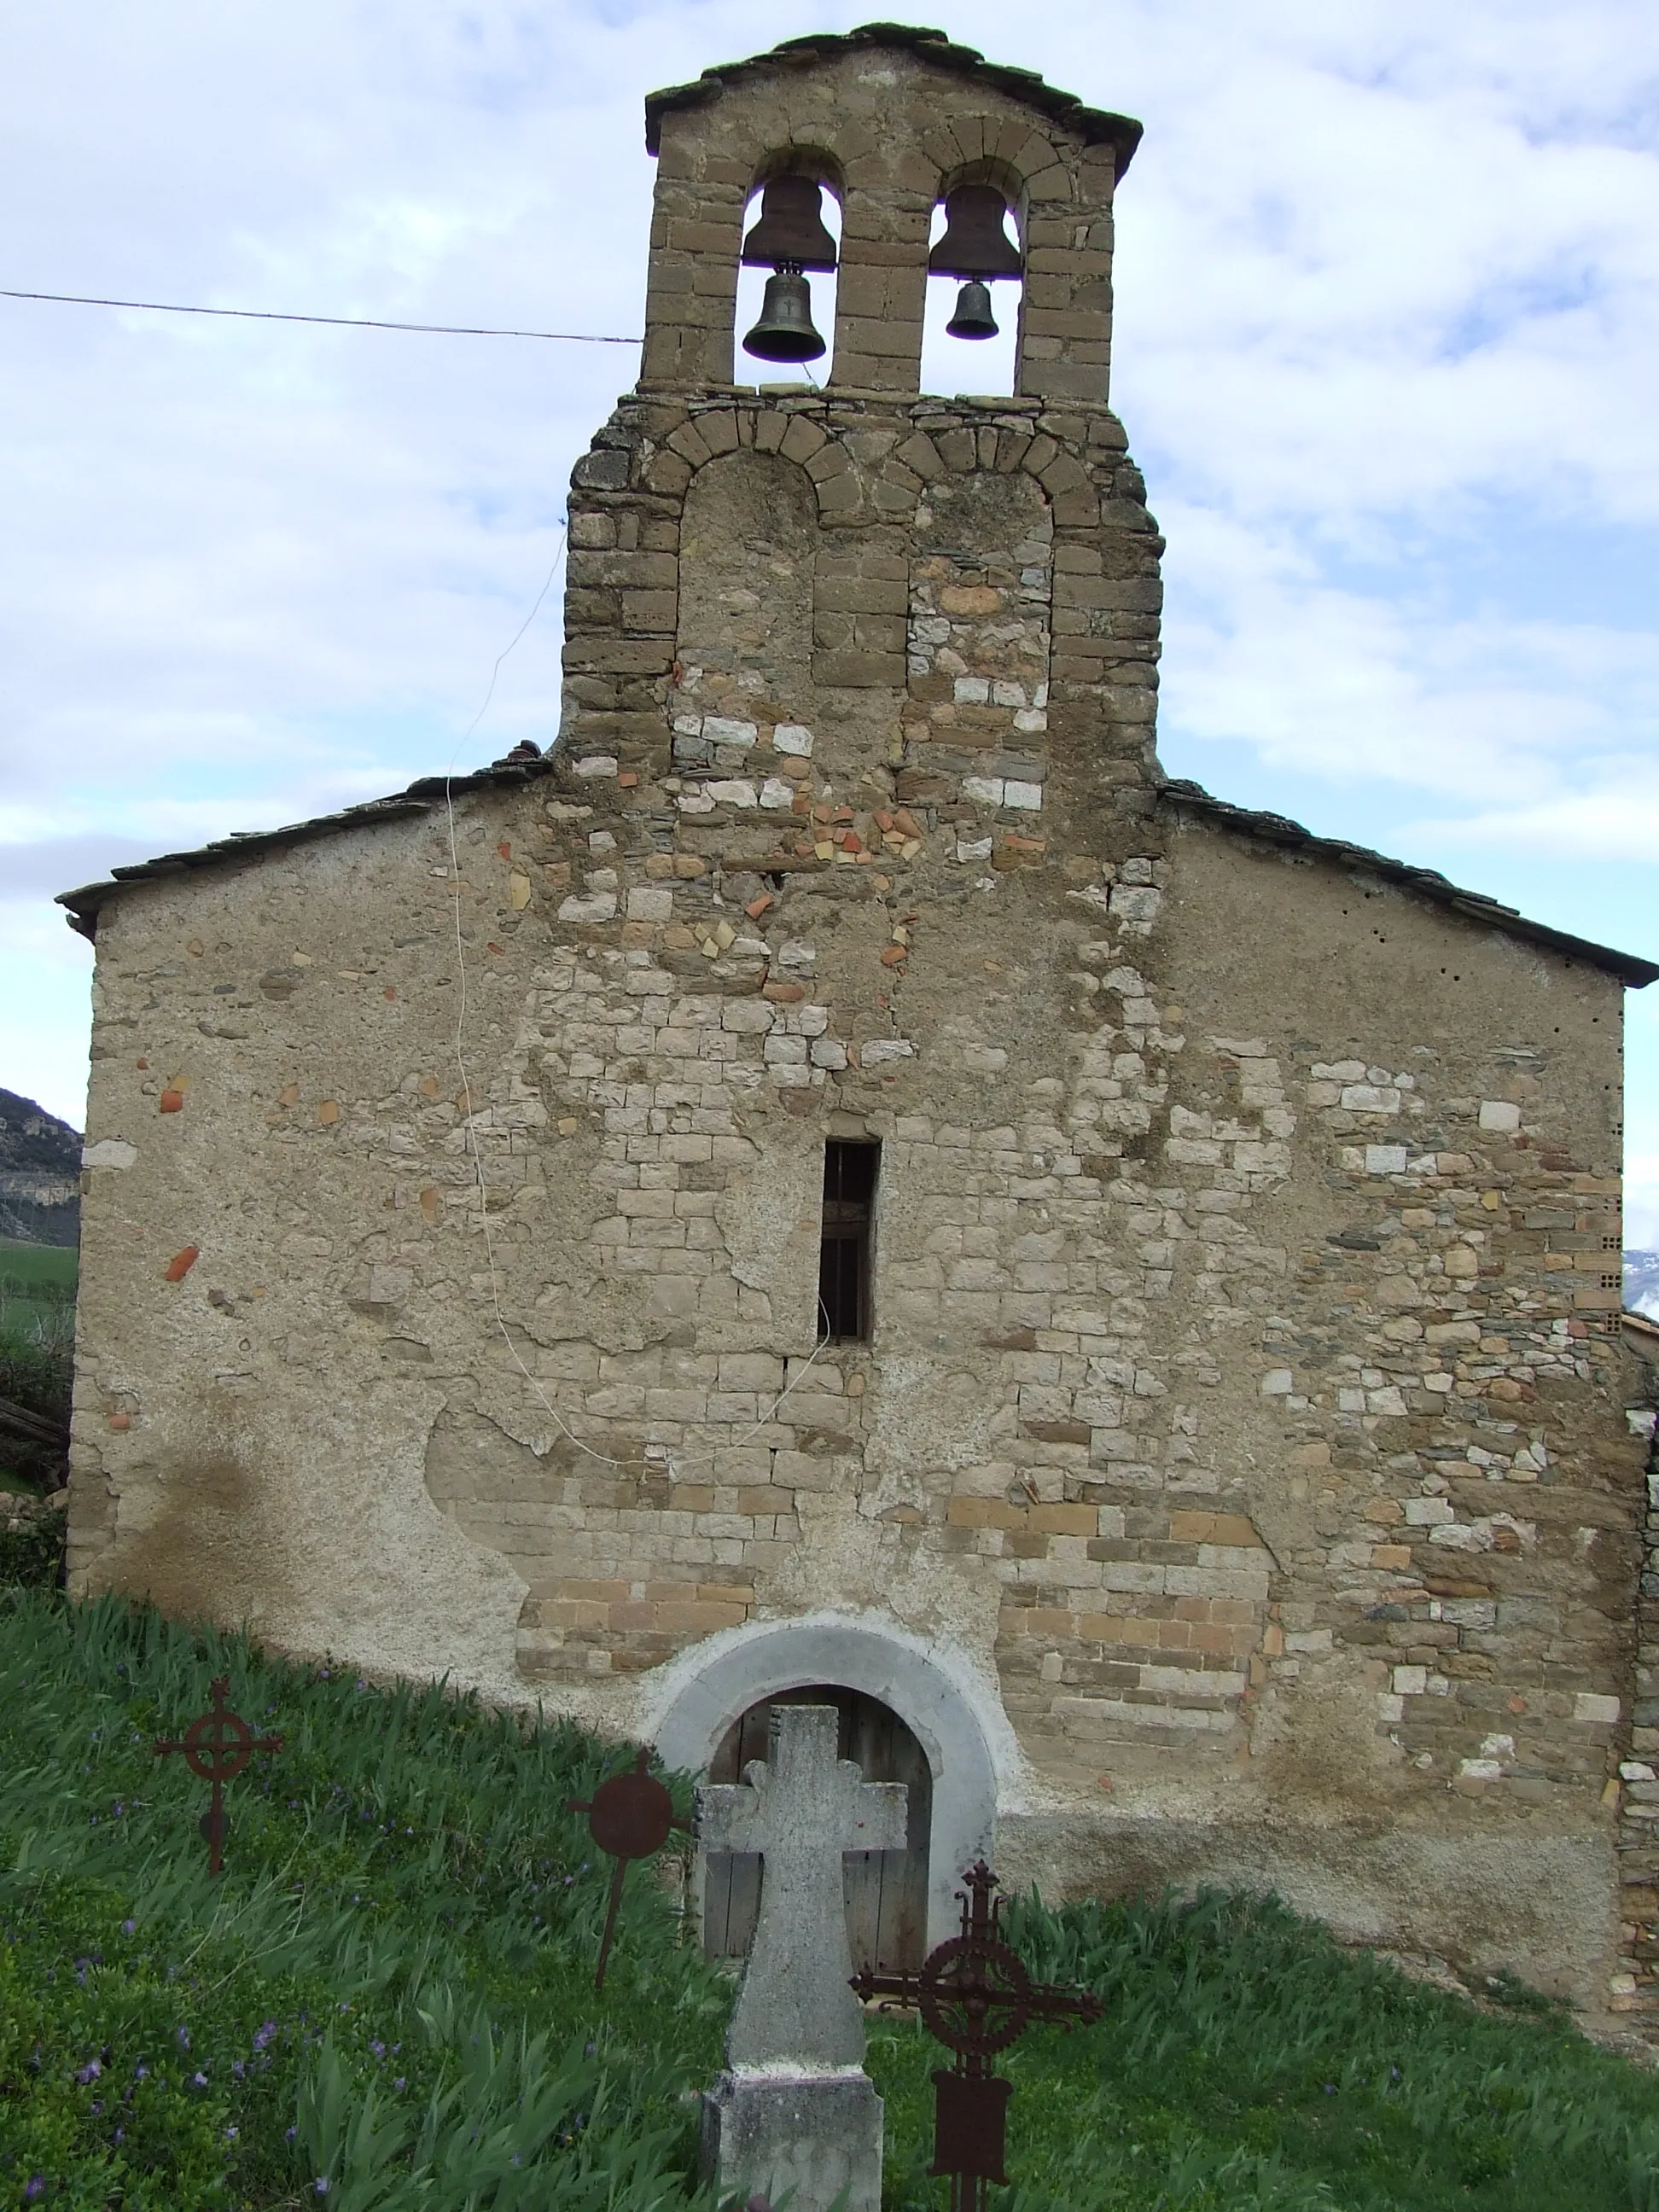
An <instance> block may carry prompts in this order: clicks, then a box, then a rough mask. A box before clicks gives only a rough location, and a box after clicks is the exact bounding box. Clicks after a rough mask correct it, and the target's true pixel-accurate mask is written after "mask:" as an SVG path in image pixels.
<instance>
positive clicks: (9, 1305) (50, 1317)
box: [0, 1239, 79, 1566]
mask: <svg viewBox="0 0 1659 2212" xmlns="http://www.w3.org/2000/svg"><path fill="white" fill-rule="evenodd" d="M78 1258H79V1255H78V1254H77V1253H76V1252H75V1251H74V1250H72V1249H66V1248H64V1247H62V1246H58V1245H53V1244H20V1243H15V1242H14V1241H12V1240H9V1239H0V1398H5V1399H9V1401H11V1403H12V1404H13V1405H16V1406H21V1407H23V1408H24V1409H25V1410H26V1411H27V1412H28V1413H38V1414H39V1415H40V1416H41V1418H42V1419H46V1420H48V1421H52V1422H55V1423H57V1424H58V1425H59V1426H60V1427H61V1428H62V1429H63V1430H64V1434H65V1437H67V1433H68V1428H69V1407H70V1389H71V1388H72V1386H73V1383H74V1371H75V1292H76V1266H77V1261H78ZM62 1463H63V1462H62V1454H61V1452H58V1451H56V1450H54V1449H52V1448H51V1447H50V1446H46V1445H42V1444H40V1443H36V1442H33V1441H31V1440H26V1439H25V1438H23V1437H19V1436H17V1435H15V1434H12V1433H9V1432H8V1431H6V1430H5V1429H3V1428H0V1490H11V1491H23V1492H40V1491H42V1490H46V1489H50V1488H52V1486H54V1485H55V1484H56V1483H57V1481H58V1478H59V1472H60V1469H61V1467H62ZM0 1542H3V1540H0ZM3 1565H5V1561H4V1559H3V1555H0V1566H3Z"/></svg>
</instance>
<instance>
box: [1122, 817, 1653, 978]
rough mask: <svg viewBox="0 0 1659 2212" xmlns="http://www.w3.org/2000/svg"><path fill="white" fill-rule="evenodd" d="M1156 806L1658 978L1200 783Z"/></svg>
mask: <svg viewBox="0 0 1659 2212" xmlns="http://www.w3.org/2000/svg"><path fill="white" fill-rule="evenodd" d="M1158 804H1159V805H1165V806H1175V807H1185V808H1186V809H1187V811H1188V812H1189V813H1193V814H1202V815H1204V816H1206V817H1207V818H1208V819H1209V820H1210V821H1212V822H1214V823H1218V825H1219V827H1220V828H1222V829H1231V830H1233V831H1234V832H1236V833H1237V835H1238V836H1241V837H1249V838H1250V839H1252V840H1253V841H1254V842H1255V843H1257V844H1261V845H1278V846H1280V847H1282V848H1285V849H1286V850H1290V851H1295V852H1298V853H1305V854H1307V856H1308V858H1309V859H1310V860H1328V861H1330V862H1332V863H1333V864H1334V866H1337V867H1341V868H1358V869H1363V870H1364V872H1365V873H1366V874H1367V875H1370V876H1380V877H1381V878H1383V882H1384V883H1389V884H1402V885H1403V886H1404V887H1405V888H1406V889H1407V890H1413V891H1416V892H1418V893H1419V895H1420V896H1422V897H1424V898H1426V899H1432V900H1433V902H1434V903H1435V904H1436V905H1437V906H1443V907H1449V908H1450V909H1451V911H1452V912H1453V913H1454V914H1461V915H1463V917H1464V918H1465V920H1467V921H1480V922H1485V923H1486V926H1487V927H1488V928H1490V929H1501V930H1502V931H1503V932H1504V935H1505V936H1506V937H1518V938H1521V939H1523V940H1524V941H1525V942H1526V943H1527V944H1528V945H1547V946H1548V947H1549V948H1550V950H1551V951H1552V952H1562V953H1565V954H1566V955H1568V956H1569V957H1571V958H1572V959H1575V960H1583V961H1584V962H1585V963H1587V964H1588V965H1589V966H1590V967H1592V968H1604V969H1606V970H1607V973H1608V974H1609V975H1616V976H1618V978H1619V980H1620V982H1622V983H1628V984H1631V985H1632V986H1633V987H1635V988H1636V989H1638V990H1640V989H1641V988H1642V987H1643V986H1644V984H1648V983H1651V982H1653V981H1655V979H1656V978H1659V964H1656V963H1654V962H1653V961H1651V960H1643V959H1639V958H1638V957H1637V955H1636V954H1635V953H1633V952H1618V951H1614V950H1613V947H1612V946H1611V945H1596V944H1595V943H1593V942H1592V940H1591V939H1589V938H1587V937H1571V936H1569V935H1568V933H1567V932H1566V931H1565V930H1564V929H1551V928H1550V927H1548V925H1547V923H1545V922H1541V921H1528V920H1527V918H1526V916H1525V915H1522V913H1521V912H1520V911H1519V910H1518V908H1515V907H1512V906H1504V905H1503V904H1502V903H1501V902H1499V901H1498V900H1497V899H1492V898H1486V897H1485V896H1483V895H1482V894H1481V893H1480V891H1466V890H1462V888H1461V887H1460V886H1459V885H1458V884H1455V883H1453V882H1452V880H1451V878H1449V876H1443V875H1442V874H1441V873H1440V872H1439V870H1438V869H1437V868H1417V867H1413V866H1412V865H1411V864H1410V862H1409V861H1406V860H1389V857H1388V855H1387V854H1384V853H1374V852H1372V851H1371V849H1370V847H1369V846H1368V845H1351V844H1349V843H1348V842H1347V841H1346V839H1345V838H1341V837H1316V836H1315V835H1314V833H1313V831H1312V830H1311V829H1304V828H1303V826H1302V824H1301V823H1299V822H1292V821H1291V819H1290V817H1288V816H1287V815H1284V814H1258V813H1257V812H1255V811H1254V810H1253V809H1252V808H1250V807H1247V806H1231V805H1228V803H1227V801H1226V800H1225V799H1216V798H1213V797H1212V795H1211V793H1209V792H1207V791H1206V790H1205V788H1204V787H1203V786H1202V785H1201V784H1197V783H1188V782H1187V781H1184V780H1183V779H1180V778H1173V777H1172V778H1171V779H1170V781H1168V782H1166V783H1165V784H1164V786H1163V787H1162V789H1161V790H1160V791H1159V793H1158Z"/></svg>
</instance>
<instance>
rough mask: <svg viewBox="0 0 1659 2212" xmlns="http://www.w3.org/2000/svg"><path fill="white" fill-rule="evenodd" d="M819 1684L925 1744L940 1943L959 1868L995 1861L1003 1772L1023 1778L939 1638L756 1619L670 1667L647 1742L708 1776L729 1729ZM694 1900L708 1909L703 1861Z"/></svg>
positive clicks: (827, 1617) (834, 1618) (643, 1720)
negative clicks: (853, 1697) (885, 1715)
mask: <svg viewBox="0 0 1659 2212" xmlns="http://www.w3.org/2000/svg"><path fill="white" fill-rule="evenodd" d="M813 1683H829V1684H831V1685H834V1686H836V1688H837V1689H845V1690H848V1691H861V1692H863V1693H864V1695H865V1696H866V1698H869V1699H873V1700H874V1701H875V1702H876V1703H877V1704H878V1705H884V1706H885V1707H886V1709H887V1710H888V1711H890V1712H891V1713H893V1714H895V1715H896V1717H898V1719H899V1720H901V1721H902V1723H904V1726H905V1728H906V1729H908V1732H909V1733H910V1735H912V1736H914V1737H915V1741H917V1742H918V1743H919V1744H920V1745H921V1749H922V1752H923V1753H924V1755H925V1757H926V1760H927V1769H928V1774H929V1778H930V1792H931V1797H932V1803H933V1824H932V1832H931V1834H930V1836H929V1838H928V1851H927V1941H928V1943H929V1945H930V1946H931V1945H932V1944H934V1943H942V1942H944V1941H945V1937H946V1936H954V1935H955V1934H956V1932H957V1921H958V1918H959V1916H960V1910H961V1908H960V1906H959V1905H958V1904H957V1890H958V1887H959V1886H960V1884H961V1881H962V1873H963V1868H964V1867H969V1866H971V1865H972V1864H973V1863H974V1861H975V1859H976V1858H990V1857H994V1851H995V1847H996V1836H995V1831H996V1814H997V1801H998V1777H999V1774H1003V1775H1006V1778H1008V1781H1009V1783H1010V1784H1011V1785H1012V1784H1014V1783H1015V1782H1016V1780H1017V1778H1018V1773H1019V1763H1018V1762H1019V1754H1018V1747H1017V1746H1016V1744H1015V1742H1014V1738H1013V1731H1012V1729H1010V1728H1009V1726H1008V1723H1007V1720H1006V1717H1005V1716H1004V1714H1003V1713H1002V1711H1001V1709H1000V1706H999V1705H998V1704H997V1702H996V1699H995V1697H994V1694H993V1693H991V1692H987V1690H986V1688H985V1687H984V1686H983V1685H982V1682H981V1679H980V1677H979V1675H978V1674H977V1672H976V1670H975V1668H974V1667H973V1666H972V1665H971V1664H969V1662H967V1660H966V1658H965V1656H958V1655H957V1654H956V1653H955V1652H953V1650H952V1649H951V1645H950V1644H949V1643H948V1642H947V1641H946V1640H945V1638H940V1637H935V1638H932V1639H931V1640H929V1641H927V1642H924V1641H923V1639H922V1638H921V1637H919V1636H915V1635H913V1634H912V1633H911V1632H909V1631H908V1630H907V1629H903V1628H901V1627H899V1626H896V1624H894V1623H891V1622H879V1623H878V1622H876V1621H873V1620H869V1619H867V1618H866V1619H864V1620H858V1619H849V1618H848V1616H847V1615H846V1614H844V1613H828V1612H825V1613H804V1614H800V1615H799V1616H797V1617H796V1618H795V1619H794V1620H760V1621H754V1622H751V1623H750V1624H748V1625H747V1626H744V1627H743V1628H740V1629H732V1630H728V1631H725V1632H722V1633H721V1634H720V1635H719V1636H714V1637H710V1638H708V1640H707V1642H706V1643H704V1644H695V1645H693V1646H692V1647H691V1648H690V1650H686V1651H684V1652H682V1653H681V1654H680V1655H679V1656H678V1658H677V1659H675V1660H674V1661H673V1662H671V1664H670V1665H669V1666H668V1667H666V1668H664V1669H663V1670H662V1673H661V1674H660V1676H659V1678H658V1680H657V1682H656V1683H655V1684H654V1685H653V1688H654V1691H655V1696H654V1697H653V1699H652V1702H651V1703H650V1704H649V1705H647V1706H646V1708H645V1710H644V1711H642V1712H641V1716H640V1720H639V1729H640V1734H641V1737H642V1738H643V1739H644V1740H646V1741H649V1742H651V1743H653V1744H654V1745H655V1747H656V1748H657V1752H658V1754H659V1757H660V1758H661V1759H662V1762H663V1764H664V1765H665V1766H677V1767H679V1768H682V1769H683V1770H684V1771H685V1772H687V1773H689V1774H696V1775H707V1774H708V1773H709V1772H710V1771H711V1770H712V1769H713V1767H714V1760H715V1759H716V1758H717V1757H718V1755H719V1753H720V1750H721V1748H722V1747H723V1746H724V1745H725V1743H726V1738H727V1736H728V1735H730V1733H731V1730H732V1724H733V1723H734V1722H737V1721H739V1720H741V1719H742V1717H743V1716H744V1714H745V1713H747V1712H748V1711H750V1708H751V1707H753V1706H755V1705H760V1704H763V1703H764V1702H765V1701H766V1700H768V1699H772V1698H780V1697H785V1696H787V1695H788V1694H790V1693H791V1692H795V1691H799V1690H800V1689H802V1688H803V1687H805V1686H807V1685H810V1684H813ZM814 1694H817V1692H814ZM993 1747H995V1750H994V1751H993ZM762 1748H763V1747H762ZM746 1755H747V1756H749V1757H751V1758H752V1757H753V1756H754V1755H755V1753H753V1752H750V1753H747V1754H746ZM734 1756H735V1754H734ZM695 1893H696V1899H697V1901H698V1904H699V1905H702V1901H703V1882H702V1863H701V1861H700V1863H699V1865H698V1869H697V1876H696V1892H695Z"/></svg>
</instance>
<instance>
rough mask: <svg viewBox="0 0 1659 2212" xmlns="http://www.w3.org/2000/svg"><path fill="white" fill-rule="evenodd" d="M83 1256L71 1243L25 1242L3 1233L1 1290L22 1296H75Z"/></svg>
mask: <svg viewBox="0 0 1659 2212" xmlns="http://www.w3.org/2000/svg"><path fill="white" fill-rule="evenodd" d="M80 1257H81V1255H80V1254H79V1253H78V1252H77V1251H76V1249H75V1247H74V1246H73V1245H72V1244H23V1243H19V1242H18V1241H17V1239H16V1238H15V1237H0V1290H3V1291H10V1292H11V1293H12V1294H13V1295H15V1296H19V1297H31V1296H33V1295H36V1294H38V1293H40V1292H45V1293H46V1295H48V1296H51V1295H53V1294H54V1293H55V1294H57V1295H58V1296H60V1297H70V1298H72V1297H74V1296H75V1279H76V1267H77V1266H78V1265H79V1261H80Z"/></svg>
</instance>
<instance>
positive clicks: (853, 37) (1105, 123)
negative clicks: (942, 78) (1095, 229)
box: [645, 22, 1141, 178]
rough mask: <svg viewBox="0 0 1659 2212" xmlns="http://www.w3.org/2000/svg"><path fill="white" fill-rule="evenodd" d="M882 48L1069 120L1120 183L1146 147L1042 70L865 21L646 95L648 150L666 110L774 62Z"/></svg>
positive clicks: (936, 35)
mask: <svg viewBox="0 0 1659 2212" xmlns="http://www.w3.org/2000/svg"><path fill="white" fill-rule="evenodd" d="M862 46H900V47H903V48H905V49H906V50H908V52H912V53H915V54H917V55H919V56H920V57H921V58H922V59H923V60H925V61H930V62H933V63H935V64H938V65H939V66H940V67H941V68H945V69H951V70H957V71H958V72H959V73H960V74H961V75H962V76H973V77H978V78H979V79H981V82H984V83H986V84H987V85H990V86H993V87H994V88H995V89H997V90H998V91H1000V92H1006V93H1007V94H1009V95H1010V97H1011V98H1013V99H1016V100H1024V101H1025V103H1026V104H1027V105H1028V106H1031V107H1034V108H1036V110H1037V111H1038V112H1039V113H1040V114H1044V115H1048V116H1050V117H1052V118H1054V120H1055V121H1056V122H1060V123H1063V124H1064V125H1066V128H1067V129H1068V130H1072V131H1076V132H1077V134H1078V135H1079V137H1081V138H1082V139H1083V140H1084V142H1085V144H1089V145H1097V144H1099V143H1102V142H1103V141H1106V142H1109V143H1110V144H1111V145H1112V146H1113V147H1114V149H1115V153H1116V162H1115V167H1116V173H1117V175H1118V176H1119V177H1120V178H1121V176H1122V175H1123V173H1124V172H1125V171H1126V170H1127V167H1128V166H1129V163H1130V161H1132V160H1133V156H1134V150H1135V148H1136V147H1137V146H1138V145H1139V143H1140V137H1141V126H1140V125H1139V123H1138V122H1136V120H1135V119H1134V118H1133V116H1130V115H1118V114H1115V113H1113V112H1111V111H1110V110H1109V109H1107V108H1101V107H1091V106H1088V104H1087V103H1086V102H1085V100H1081V99H1080V98H1079V95H1078V94H1076V93H1074V92H1064V91H1062V90H1061V89H1060V87H1059V86H1058V85H1052V84H1049V83H1048V82H1046V81H1045V79H1044V78H1043V77H1042V76H1040V75H1039V74H1038V72H1037V71H1036V70H1028V69H1020V68H1017V67H1015V66H1014V65H1013V64H1011V63H1007V62H991V61H987V60H986V58H985V57H984V55H983V54H982V53H981V52H980V51H979V49H978V47H977V46H958V45H957V43H956V41H955V40H952V39H951V37H950V36H949V35H948V33H945V32H944V31H939V30H933V29H930V28H926V27H922V26H921V25H918V24H914V23H887V22H874V23H860V24H859V25H858V26H857V27H855V28H854V29H853V30H850V31H811V32H807V33H805V34H804V35H801V36H799V37H796V38H793V39H783V40H780V41H779V43H778V44H777V45H776V46H769V47H768V48H767V50H766V51H765V52H763V53H758V54H750V55H749V56H747V57H746V58H744V60H742V61H736V62H717V63H716V64H714V67H713V68H712V69H706V70H704V71H703V72H702V76H699V77H696V78H694V79H693V80H692V81H691V82H690V83H688V84H670V85H665V86H663V87H662V88H661V89H660V90H659V91H657V92H652V93H647V94H646V100H645V146H646V151H647V153H648V154H653V155H654V154H655V153H656V152H657V150H658V149H659V145H660V143H661V137H662V118H663V116H664V115H665V112H667V111H668V109H670V108H671V107H695V106H699V105H700V104H701V103H702V101H704V100H714V99H715V98H717V97H718V96H719V94H720V92H721V90H722V89H723V88H725V87H726V85H727V84H728V83H732V82H738V81H739V80H741V79H742V78H744V77H745V76H750V75H751V74H752V73H753V72H755V71H757V70H761V69H763V68H765V67H766V65H767V64H769V63H771V64H792V63H804V62H807V61H811V60H813V59H815V58H819V57H823V58H826V59H827V58H829V57H830V56H832V55H835V54H837V53H849V52H854V50H855V49H857V48H859V47H862Z"/></svg>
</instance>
